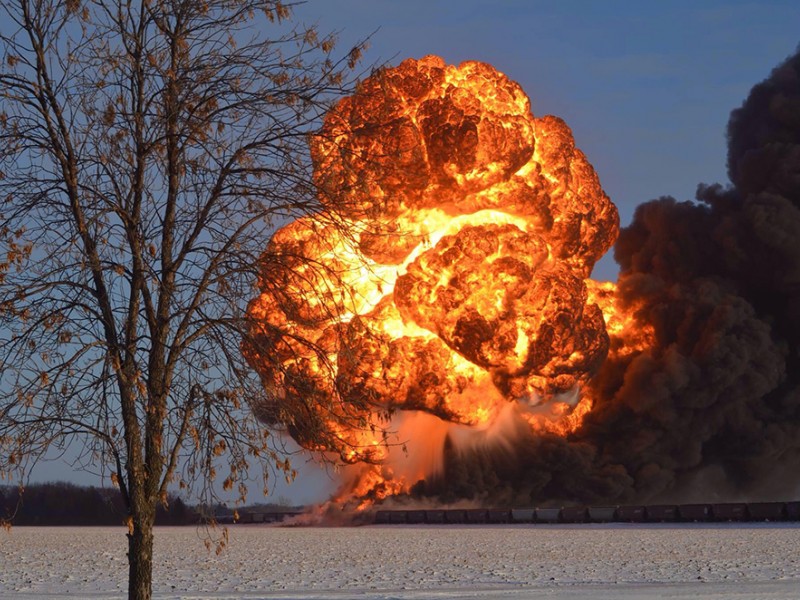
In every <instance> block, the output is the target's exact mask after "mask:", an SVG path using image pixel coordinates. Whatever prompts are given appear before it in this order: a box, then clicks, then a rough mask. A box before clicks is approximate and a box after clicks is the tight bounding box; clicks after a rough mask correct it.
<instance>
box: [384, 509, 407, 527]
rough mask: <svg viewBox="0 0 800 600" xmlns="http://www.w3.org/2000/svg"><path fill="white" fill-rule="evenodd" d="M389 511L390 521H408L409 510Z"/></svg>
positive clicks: (401, 523) (393, 522)
mask: <svg viewBox="0 0 800 600" xmlns="http://www.w3.org/2000/svg"><path fill="white" fill-rule="evenodd" d="M387 512H388V513H389V523H391V524H392V525H403V524H405V523H408V511H405V510H390V511H387Z"/></svg>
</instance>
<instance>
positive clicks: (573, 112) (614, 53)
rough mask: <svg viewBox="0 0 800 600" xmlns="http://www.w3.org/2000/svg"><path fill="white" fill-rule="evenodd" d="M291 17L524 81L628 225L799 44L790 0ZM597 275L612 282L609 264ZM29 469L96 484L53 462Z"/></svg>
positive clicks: (398, 54)
mask: <svg viewBox="0 0 800 600" xmlns="http://www.w3.org/2000/svg"><path fill="white" fill-rule="evenodd" d="M295 12H296V15H297V16H298V17H299V18H300V19H301V20H303V21H305V22H307V23H314V22H316V23H318V25H319V28H320V30H321V32H328V31H331V30H337V31H339V32H340V34H339V38H340V43H341V46H340V48H341V49H342V50H343V51H344V50H346V49H347V48H348V47H349V46H350V45H352V44H353V43H354V42H355V41H356V40H358V39H360V38H362V37H364V36H366V35H368V34H370V33H372V32H375V33H374V35H373V37H372V42H371V47H370V49H369V50H368V52H367V53H366V55H365V62H366V64H370V63H373V62H374V63H379V62H384V61H388V62H390V63H392V64H396V63H399V62H400V61H401V60H403V59H405V58H408V57H417V58H418V57H421V56H424V55H426V54H438V55H440V56H442V57H443V58H444V59H445V60H447V61H448V62H450V63H454V64H457V63H459V62H461V61H463V60H481V61H484V62H488V63H491V64H492V65H494V66H495V67H496V68H497V69H499V70H501V71H503V72H504V73H506V74H507V75H508V76H509V77H511V78H512V79H515V80H516V81H517V82H519V83H520V84H521V86H522V87H523V89H524V90H525V91H526V92H527V94H528V95H529V96H530V98H531V103H532V108H533V112H534V114H535V115H544V114H555V115H558V116H560V117H561V118H563V119H564V120H566V122H567V123H568V124H569V125H570V127H571V128H572V129H573V133H574V136H575V140H576V143H577V145H578V146H579V147H580V148H581V149H582V150H583V151H584V152H585V153H586V155H587V157H588V158H589V160H590V162H591V163H592V164H593V165H594V166H595V169H596V170H597V172H598V174H599V176H600V181H601V183H602V184H603V187H604V188H605V190H606V192H607V193H608V195H609V196H610V197H611V199H612V200H613V201H614V203H615V204H616V205H617V206H618V207H619V209H620V214H621V219H622V224H623V225H625V224H627V223H628V222H629V221H630V218H631V215H632V214H633V210H634V208H635V207H636V205H637V204H640V203H641V202H644V201H646V200H649V199H651V198H655V197H658V196H661V195H672V196H675V197H676V198H678V199H681V200H683V199H690V198H693V196H694V191H695V188H696V187H697V184H698V183H700V182H705V183H713V182H720V183H727V175H726V169H725V157H726V144H725V126H726V123H727V120H728V115H729V113H730V111H731V110H732V109H733V108H736V107H738V106H739V105H741V103H742V101H743V100H744V98H745V97H746V95H747V93H748V91H749V90H750V88H751V87H752V86H753V85H754V84H755V83H757V82H759V81H761V80H763V79H764V78H765V77H766V76H767V75H768V74H769V72H770V70H771V69H772V68H773V67H774V66H775V65H777V64H778V63H779V62H780V61H782V60H783V59H784V58H785V57H787V56H788V55H789V54H791V53H793V52H794V51H795V49H796V48H797V46H798V43H800V27H798V26H800V2H797V1H796V0H794V1H773V2H745V1H735V0H727V1H724V2H722V1H705V2H703V1H696V2H689V1H670V2H653V1H649V0H640V1H614V0H603V1H601V0H598V1H594V2H589V1H578V0H564V1H555V0H551V1H536V0H492V1H483V2H479V1H477V0H465V1H461V2H453V1H449V0H446V1H443V0H439V1H437V0H309V1H308V2H306V3H305V4H303V5H301V6H299V7H297V9H296V11H295ZM595 275H596V277H597V278H599V279H614V278H615V277H616V266H615V263H614V262H613V260H612V259H611V258H610V257H607V258H606V259H604V260H603V261H601V263H600V264H599V265H598V267H597V269H596V271H595ZM303 462H304V461H303V459H302V458H298V459H297V460H296V461H295V464H296V465H297V466H300V467H302V463H303ZM34 478H35V479H39V480H41V479H64V478H71V479H73V480H75V481H80V482H84V483H96V480H93V479H92V478H91V477H89V476H87V475H74V476H73V475H71V474H70V470H69V468H68V467H65V466H64V465H63V464H60V463H51V464H49V465H43V466H41V467H40V468H39V469H37V471H36V473H35V476H34ZM327 481H328V480H327V478H326V477H325V476H324V475H320V474H319V473H318V472H316V470H315V469H309V468H305V469H302V468H301V476H300V479H299V480H298V482H296V483H295V484H294V485H293V486H291V487H289V488H288V489H287V488H286V487H285V486H279V487H278V488H277V489H276V492H275V496H276V497H277V496H285V497H286V498H288V499H290V500H294V501H300V502H308V501H313V500H320V499H322V498H323V497H324V496H325V494H326V490H327V489H328V488H329V487H330V484H329V483H327ZM251 499H252V500H256V499H255V498H251Z"/></svg>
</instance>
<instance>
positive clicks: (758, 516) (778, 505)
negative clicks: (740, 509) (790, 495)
mask: <svg viewBox="0 0 800 600" xmlns="http://www.w3.org/2000/svg"><path fill="white" fill-rule="evenodd" d="M747 516H748V518H749V519H750V520H751V521H783V520H784V519H786V504H785V503H783V502H751V503H750V504H748V505H747Z"/></svg>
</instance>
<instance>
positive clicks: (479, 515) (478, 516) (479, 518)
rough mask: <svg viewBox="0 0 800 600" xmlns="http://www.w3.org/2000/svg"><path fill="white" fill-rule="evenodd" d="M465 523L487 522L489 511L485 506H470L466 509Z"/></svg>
mask: <svg viewBox="0 0 800 600" xmlns="http://www.w3.org/2000/svg"><path fill="white" fill-rule="evenodd" d="M466 513H467V523H488V522H489V511H488V510H486V509H485V508H471V509H469V510H467V511H466Z"/></svg>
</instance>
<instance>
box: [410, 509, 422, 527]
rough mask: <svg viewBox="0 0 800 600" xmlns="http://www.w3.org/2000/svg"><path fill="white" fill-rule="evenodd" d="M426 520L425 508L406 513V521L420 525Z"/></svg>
mask: <svg viewBox="0 0 800 600" xmlns="http://www.w3.org/2000/svg"><path fill="white" fill-rule="evenodd" d="M424 522H425V511H424V510H409V511H408V514H407V515H406V523H409V524H410V525H419V524H420V523H424Z"/></svg>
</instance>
